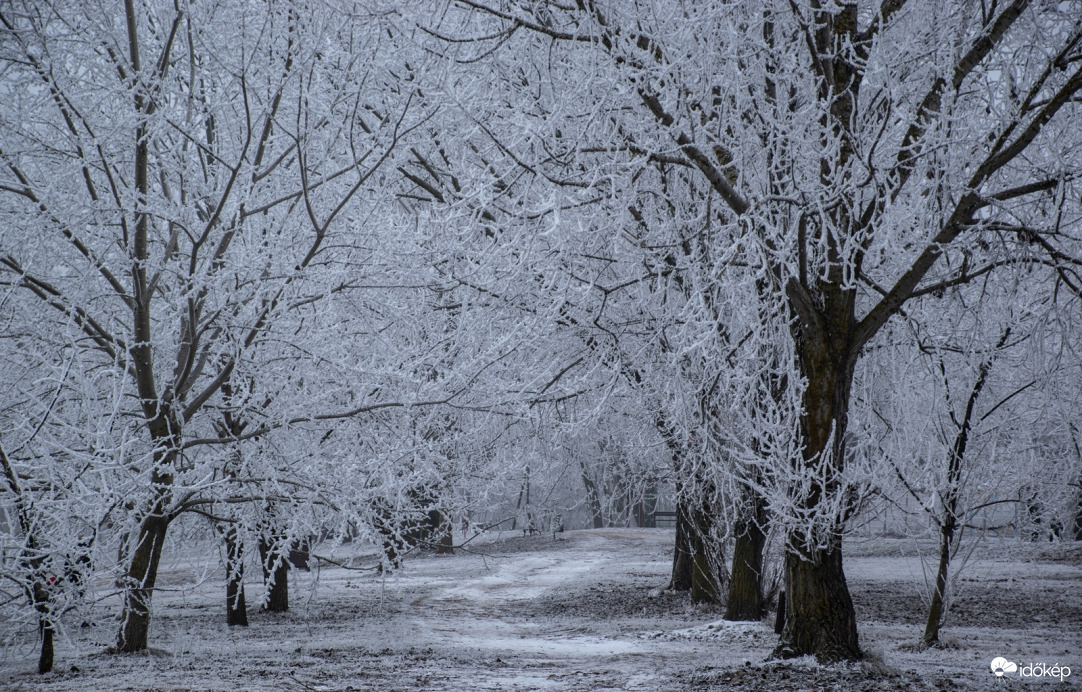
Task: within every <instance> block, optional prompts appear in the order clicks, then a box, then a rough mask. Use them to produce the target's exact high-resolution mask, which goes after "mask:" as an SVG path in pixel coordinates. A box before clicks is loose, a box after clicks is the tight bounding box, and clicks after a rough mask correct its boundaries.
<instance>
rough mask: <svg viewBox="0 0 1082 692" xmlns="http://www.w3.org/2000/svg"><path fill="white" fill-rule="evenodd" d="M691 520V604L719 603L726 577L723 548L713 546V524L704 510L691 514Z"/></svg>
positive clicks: (724, 587)
mask: <svg viewBox="0 0 1082 692" xmlns="http://www.w3.org/2000/svg"><path fill="white" fill-rule="evenodd" d="M690 518H691V522H690V528H691V531H690V532H689V533H688V543H689V544H690V546H691V602H692V603H720V602H721V594H722V593H723V592H724V591H725V590H726V584H725V577H726V575H725V571H724V570H725V567H724V556H723V555H722V554H721V546H720V545H715V544H713V543H712V531H711V529H712V527H713V522H712V521H711V519H710V516H709V515H708V514H707V513H706V512H704V511H702V510H697V511H693V512H691V517H690Z"/></svg>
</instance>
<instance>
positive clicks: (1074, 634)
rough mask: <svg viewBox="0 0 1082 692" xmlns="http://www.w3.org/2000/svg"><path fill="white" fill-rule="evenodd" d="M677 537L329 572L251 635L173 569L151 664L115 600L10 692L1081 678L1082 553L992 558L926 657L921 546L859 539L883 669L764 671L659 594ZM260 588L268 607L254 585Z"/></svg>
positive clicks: (860, 595)
mask: <svg viewBox="0 0 1082 692" xmlns="http://www.w3.org/2000/svg"><path fill="white" fill-rule="evenodd" d="M672 540H673V534H672V532H671V531H659V530H634V529H632V530H626V529H624V530H616V529H613V530H599V531H574V532H569V533H567V534H562V535H560V536H559V540H557V541H553V537H552V536H551V535H548V536H533V537H529V538H523V537H512V538H508V539H504V540H502V541H499V542H497V543H488V544H482V545H475V544H472V543H471V544H470V545H469V546H468V550H459V551H458V553H457V554H456V555H453V556H436V555H430V554H429V555H415V556H410V557H409V558H408V559H407V560H406V562H405V565H404V567H403V569H402V570H400V571H399V572H397V573H396V574H395V575H394V576H393V577H388V578H383V577H380V576H378V575H375V574H374V573H373V572H371V571H351V570H346V569H343V568H341V567H334V566H325V567H323V568H322V569H321V570H319V571H316V572H313V573H311V574H304V573H294V574H293V576H291V582H292V583H291V589H290V590H291V596H292V599H293V600H292V606H293V611H292V612H290V613H287V614H284V615H269V614H265V613H259V612H256V610H255V608H254V607H250V609H249V610H250V619H251V627H249V628H247V629H233V630H230V629H229V628H227V627H225V625H224V622H223V620H224V603H223V600H224V588H223V584H224V580H223V578H222V575H221V574H220V573H219V572H218V571H213V572H212V573H210V574H207V572H206V571H205V569H203V568H201V567H197V566H193V565H192V564H190V563H183V562H175V563H172V564H170V565H168V566H166V567H165V570H164V572H163V575H162V576H163V579H162V584H163V586H164V587H165V589H164V590H163V591H162V592H161V593H159V596H158V598H157V599H156V601H155V605H156V612H155V617H154V630H153V632H152V645H153V647H155V648H154V650H153V651H152V652H151V653H149V654H145V655H137V656H120V657H118V656H111V655H107V654H103V653H102V650H103V649H104V646H105V645H107V644H108V643H110V642H111V640H112V637H113V635H114V628H115V623H114V622H112V621H111V620H110V618H109V616H111V615H112V614H113V613H115V604H113V603H108V602H104V603H103V604H102V606H101V610H100V611H99V615H100V616H101V617H100V618H99V621H100V623H101V624H99V625H98V626H96V627H91V628H86V629H80V628H78V627H72V628H71V629H70V630H69V635H70V636H71V639H69V640H66V641H64V642H62V643H61V644H60V646H59V647H58V651H57V662H58V665H57V671H56V672H55V673H52V674H50V675H47V676H44V677H39V676H37V675H36V674H35V673H33V672H32V671H33V668H34V664H35V662H36V658H35V652H34V642H33V641H31V640H29V639H28V640H27V641H26V644H25V646H22V647H17V648H14V649H9V650H8V658H7V659H6V660H3V661H0V689H4V690H7V689H11V690H49V691H51V692H52V691H60V690H65V691H74V690H229V691H232V690H298V691H301V690H381V691H394V690H401V691H403V692H407V691H409V692H415V691H419V690H455V691H459V690H462V691H469V690H500V691H503V690H523V691H524V690H671V691H675V690H685V689H696V690H720V689H725V690H742V691H750V690H759V689H771V690H805V689H839V690H849V689H859V690H881V691H887V690H907V691H917V690H922V691H923V690H939V689H950V690H954V689H958V690H983V689H987V688H988V685H989V683H990V682H995V681H994V680H992V679H991V678H990V675H991V674H990V671H989V668H988V662H989V661H990V660H991V658H992V657H994V656H998V655H1005V656H1013V657H1015V658H1016V659H1017V660H1018V662H1019V665H1023V664H1025V663H1027V662H1031V661H1030V659H1031V658H1032V662H1036V661H1044V662H1046V663H1048V664H1049V665H1051V664H1052V663H1054V662H1057V661H1058V662H1059V663H1062V664H1066V665H1071V666H1073V667H1074V668H1075V670H1076V671H1077V675H1076V676H1075V677H1074V680H1068V681H1066V683H1060V682H1058V681H1057V682H1056V687H1055V689H1057V690H1059V689H1074V688H1076V685H1075V684H1072V683H1076V682H1077V681H1079V680H1082V655H1080V654H1082V596H1080V594H1079V589H1078V585H1079V584H1082V559H1079V558H1080V557H1082V546H1068V545H1064V546H1053V547H1048V546H1037V545H1032V544H1019V543H1011V544H1004V545H1002V546H996V550H991V549H990V550H989V553H988V557H985V558H981V559H979V560H975V561H974V563H973V564H972V565H971V566H970V567H969V568H968V570H967V572H966V573H965V575H964V578H963V585H964V591H963V592H962V593H961V594H960V596H959V602H958V605H957V612H958V613H959V615H958V616H957V617H956V618H955V621H953V622H951V623H950V624H949V626H948V628H947V630H946V631H945V635H946V636H947V637H948V640H949V641H952V642H953V648H950V649H946V650H939V651H931V652H918V651H916V650H914V649H913V647H912V644H913V642H915V641H916V640H917V639H918V637H919V633H920V629H921V622H920V620H921V616H922V612H923V605H922V602H921V599H920V597H919V590H920V586H921V583H922V576H921V575H922V572H921V567H920V561H919V560H918V559H916V558H914V557H910V556H908V555H909V552H911V551H912V548H913V546H914V544H913V543H912V542H907V541H894V542H891V541H884V540H876V541H871V542H868V543H865V544H861V543H859V542H854V543H853V544H852V545H851V548H850V550H849V553H848V554H849V557H848V558H847V563H846V569H847V574H848V575H849V581H850V589H851V591H852V592H853V596H854V600H855V602H856V606H857V615H858V620H859V623H860V628H861V637H862V644H863V646H864V647H865V648H866V650H868V651H869V652H871V653H872V654H873V662H872V663H871V664H859V665H853V666H842V667H826V668H824V667H819V666H817V665H816V664H815V663H814V662H813V661H811V660H809V659H798V660H796V661H792V662H766V661H765V659H766V658H767V656H768V654H769V653H770V651H771V650H772V648H773V646H774V644H775V642H776V638H775V636H774V634H773V632H772V629H771V628H770V627H769V626H768V625H767V624H764V623H726V622H722V621H721V620H720V614H719V613H718V612H717V611H711V610H708V609H703V608H698V607H695V606H692V605H691V604H690V603H689V602H688V600H687V596H686V595H676V594H671V593H665V592H659V591H658V589H659V587H661V586H663V585H664V584H665V583H666V581H667V579H668V572H669V568H670V560H671V553H670V551H671V542H672ZM367 562H369V563H370V562H371V560H368V561H367ZM248 588H249V598H250V599H253V600H254V599H255V598H256V594H257V593H258V585H257V584H255V583H250V584H249V585H248ZM999 682H1003V681H999ZM1014 682H1016V683H1017V682H1021V681H1014ZM1049 684H1051V683H1050V682H1048V681H1044V682H1043V683H1042V684H1041V687H1042V688H1043V687H1046V686H1047V685H1049ZM1026 687H1027V688H1028V687H1029V685H1026Z"/></svg>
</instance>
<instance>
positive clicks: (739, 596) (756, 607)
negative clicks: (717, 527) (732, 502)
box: [725, 498, 766, 621]
mask: <svg viewBox="0 0 1082 692" xmlns="http://www.w3.org/2000/svg"><path fill="white" fill-rule="evenodd" d="M756 504H757V510H758V511H757V512H756V514H757V516H753V517H749V518H746V519H742V520H740V521H739V522H737V525H736V531H737V533H736V544H735V545H734V546H733V569H732V573H731V574H730V576H729V597H728V599H727V600H726V603H725V619H726V620H738V621H739V620H747V621H754V620H760V619H762V617H763V612H764V608H763V549H764V548H765V547H766V532H765V531H764V530H763V522H762V520H763V518H764V515H765V513H766V512H765V507H763V502H762V499H761V498H757V502H756Z"/></svg>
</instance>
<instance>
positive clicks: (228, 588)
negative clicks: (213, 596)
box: [225, 526, 248, 627]
mask: <svg viewBox="0 0 1082 692" xmlns="http://www.w3.org/2000/svg"><path fill="white" fill-rule="evenodd" d="M225 552H226V561H225V569H226V583H225V622H226V624H227V625H228V626H230V627H233V626H239V627H247V626H248V606H247V603H246V601H245V598H244V544H243V543H241V540H240V537H239V536H238V535H237V529H236V527H235V526H230V527H228V528H227V529H226V530H225Z"/></svg>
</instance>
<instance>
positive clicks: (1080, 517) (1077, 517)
mask: <svg viewBox="0 0 1082 692" xmlns="http://www.w3.org/2000/svg"><path fill="white" fill-rule="evenodd" d="M1074 539H1075V540H1076V541H1082V497H1079V498H1078V507H1077V508H1076V509H1075V513H1074Z"/></svg>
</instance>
